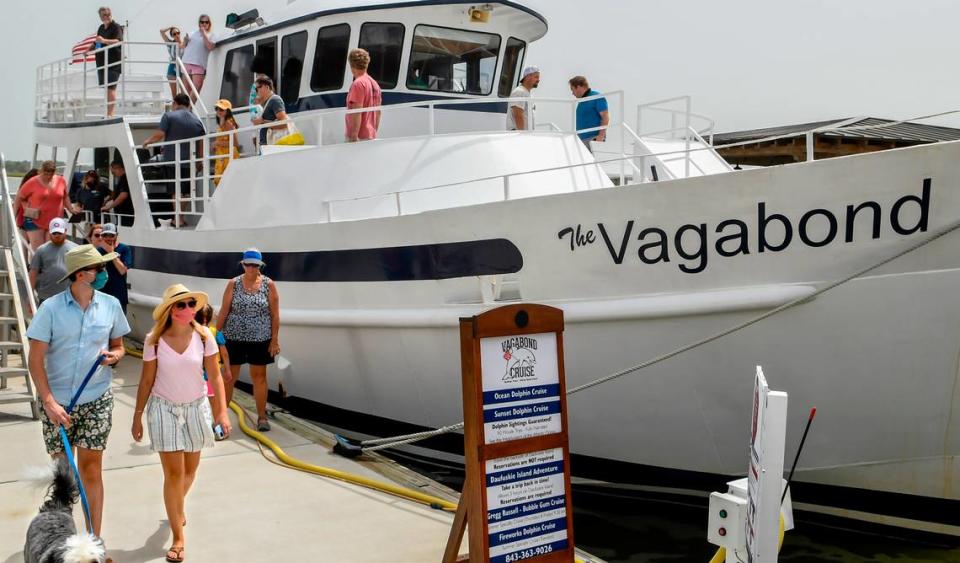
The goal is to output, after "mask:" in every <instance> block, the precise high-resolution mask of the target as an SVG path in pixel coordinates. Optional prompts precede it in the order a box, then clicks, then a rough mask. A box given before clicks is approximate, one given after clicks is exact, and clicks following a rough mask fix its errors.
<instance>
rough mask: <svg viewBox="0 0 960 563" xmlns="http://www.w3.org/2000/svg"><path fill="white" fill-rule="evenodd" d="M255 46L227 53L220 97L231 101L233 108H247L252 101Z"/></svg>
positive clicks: (246, 46)
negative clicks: (251, 64) (251, 86)
mask: <svg viewBox="0 0 960 563" xmlns="http://www.w3.org/2000/svg"><path fill="white" fill-rule="evenodd" d="M252 62H253V45H244V46H243V47H237V48H236V49H231V50H229V51H227V58H226V60H225V61H224V63H223V82H222V83H221V84H220V97H221V98H225V99H227V100H230V103H231V104H233V107H235V108H236V107H241V106H245V105H247V104H248V103H249V100H250V85H251V84H253V71H252V70H250V63H252Z"/></svg>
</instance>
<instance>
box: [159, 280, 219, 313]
mask: <svg viewBox="0 0 960 563" xmlns="http://www.w3.org/2000/svg"><path fill="white" fill-rule="evenodd" d="M187 299H196V300H197V306H196V307H194V311H199V310H200V309H203V308H204V307H206V306H207V300H208V299H209V297H208V296H207V294H206V293H204V292H202V291H190V290H189V289H187V286H185V285H183V284H182V283H175V284H173V285H171V286H170V287H168V288H167V289H165V290H163V298H162V299H161V300H160V304H159V305H157V306H156V307H154V308H153V320H155V321H159V320H160V319H161V318H162V317H163V315H164V313H166V312H167V309H169V308H170V307H172V306H173V304H174V303H176V302H177V301H184V300H187Z"/></svg>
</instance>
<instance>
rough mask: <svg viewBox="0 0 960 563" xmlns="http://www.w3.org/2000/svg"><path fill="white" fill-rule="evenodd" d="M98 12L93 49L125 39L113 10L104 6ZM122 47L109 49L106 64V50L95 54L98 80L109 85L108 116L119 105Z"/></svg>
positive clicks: (110, 115) (111, 114) (104, 84)
mask: <svg viewBox="0 0 960 563" xmlns="http://www.w3.org/2000/svg"><path fill="white" fill-rule="evenodd" d="M97 12H98V13H99V14H100V22H101V23H100V27H98V28H97V40H96V42H94V44H93V45H92V48H93V49H100V48H102V47H109V46H110V45H116V44H117V43H120V42H121V41H123V27H122V26H121V25H120V24H118V23H117V22H115V21H113V12H111V11H110V8H108V7H106V6H103V7H101V8H100V9H99V10H97ZM120 49H121V47H116V48H113V49H108V50H107V56H106V59H107V60H106V63H107V64H106V65H104V51H98V52H97V53H96V54H95V56H96V59H97V82H98V83H99V84H100V86H106V87H107V117H113V113H114V111H115V110H116V105H117V82H118V81H119V80H120V70H121V69H120V67H121V65H120V59H121V58H122V57H121V53H120Z"/></svg>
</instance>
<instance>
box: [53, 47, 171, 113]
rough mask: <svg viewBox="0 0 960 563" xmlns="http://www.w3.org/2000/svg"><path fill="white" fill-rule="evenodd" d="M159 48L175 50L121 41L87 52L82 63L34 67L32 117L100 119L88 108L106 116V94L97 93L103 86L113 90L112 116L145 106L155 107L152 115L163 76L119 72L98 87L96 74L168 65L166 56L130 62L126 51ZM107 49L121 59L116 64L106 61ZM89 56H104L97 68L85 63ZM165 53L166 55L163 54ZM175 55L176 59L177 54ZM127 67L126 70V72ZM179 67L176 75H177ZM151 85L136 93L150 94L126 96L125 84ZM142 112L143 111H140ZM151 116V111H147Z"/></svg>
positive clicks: (162, 87)
mask: <svg viewBox="0 0 960 563" xmlns="http://www.w3.org/2000/svg"><path fill="white" fill-rule="evenodd" d="M142 45H145V46H163V47H164V48H165V49H166V48H167V47H169V46H170V45H173V46H174V49H179V47H178V46H177V45H176V44H175V43H167V42H151V41H121V42H119V43H115V44H113V45H106V46H104V47H101V48H99V49H94V50H92V51H87V52H84V53H83V54H82V56H83V61H82V63H80V62H78V63H74V57H73V56H70V57H64V58H61V59H57V60H55V61H52V62H50V63H46V64H43V65H40V66H38V67H37V72H36V94H35V100H34V117H35V119H36V120H38V121H42V120H51V121H86V120H88V119H91V118H96V117H102V116H99V115H95V114H93V115H91V114H88V110H90V109H92V108H103V112H104V113H103V115H104V116H105V115H106V114H107V113H109V107H110V103H109V101H108V99H107V98H108V97H107V96H106V95H103V94H101V90H102V88H104V87H107V86H114V87H116V88H117V90H118V92H117V94H118V95H117V97H116V100H115V101H114V103H113V106H114V110H115V113H117V114H121V115H122V114H124V113H129V112H130V110H131V108H134V113H137V112H136V107H137V106H142V104H144V103H147V104H148V105H151V106H158V108H157V109H158V110H159V111H157V112H156V113H159V112H162V111H163V106H162V104H164V103H165V102H164V98H165V96H166V95H167V94H166V91H167V89H166V85H167V84H168V79H167V77H166V74H165V73H157V74H156V75H150V76H147V77H135V76H131V72H130V71H129V70H128V71H127V72H121V73H120V76H119V78H118V79H116V80H114V81H110V82H107V83H105V84H104V85H102V86H101V85H100V84H99V74H100V73H101V72H104V73H105V74H106V73H107V70H108V69H110V68H111V67H115V66H120V65H124V64H127V65H141V66H143V65H162V66H164V67H165V66H166V65H168V64H169V63H170V59H169V56H164V57H163V58H162V59H161V58H158V59H156V60H148V59H132V58H130V57H129V56H128V55H127V52H128V50H129V49H130V48H131V47H135V46H142ZM111 49H119V50H120V53H121V56H120V60H119V61H113V62H110V61H109V56H108V53H109V52H110V50H111ZM90 53H93V54H104V58H105V59H106V60H105V61H104V64H103V65H102V66H98V65H96V64H93V63H89V62H88V61H87V57H88V55H89V54H90ZM165 54H166V53H165ZM175 54H177V56H179V52H178V51H177V52H176V53H175ZM129 68H130V67H128V69H129ZM179 70H180V69H179V68H177V74H178V75H179ZM128 83H129V84H131V85H134V84H136V85H143V84H155V85H156V90H155V91H153V90H150V89H147V90H143V91H139V90H138V91H137V92H136V93H138V94H151V93H152V96H146V97H143V98H136V97H135V98H131V97H130V96H129V95H128V94H129V93H130V92H129V89H128V88H127V85H128ZM140 113H143V112H140ZM150 113H154V112H150Z"/></svg>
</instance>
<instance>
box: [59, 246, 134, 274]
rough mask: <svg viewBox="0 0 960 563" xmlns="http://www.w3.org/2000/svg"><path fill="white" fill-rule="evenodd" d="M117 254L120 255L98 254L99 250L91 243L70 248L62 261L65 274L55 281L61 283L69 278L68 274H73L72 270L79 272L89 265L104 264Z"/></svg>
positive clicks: (111, 253)
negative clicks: (65, 267) (64, 266)
mask: <svg viewBox="0 0 960 563" xmlns="http://www.w3.org/2000/svg"><path fill="white" fill-rule="evenodd" d="M117 256H120V255H119V254H117V253H116V252H110V253H108V254H100V252H99V251H98V250H97V249H96V247H94V246H93V245H92V244H81V245H80V246H78V247H76V248H73V249H71V250H70V251H69V252H67V253H66V255H64V259H63V261H64V263H65V264H66V266H67V275H65V276H63V277H62V278H60V280H59V281H57V283H63V282H64V280H66V279H67V278H69V277H70V274H73V273H74V272H79V271H80V270H83V269H84V268H89V267H90V266H99V265H100V264H106V263H107V262H110V261H111V260H113V259H114V258H116V257H117Z"/></svg>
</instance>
